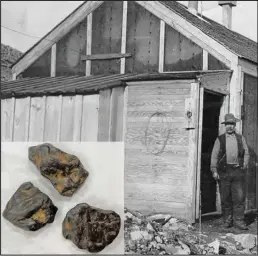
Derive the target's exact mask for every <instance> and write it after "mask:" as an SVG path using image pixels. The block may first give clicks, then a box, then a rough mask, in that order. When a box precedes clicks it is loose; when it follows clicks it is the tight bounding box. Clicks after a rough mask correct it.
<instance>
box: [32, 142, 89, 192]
mask: <svg viewBox="0 0 258 256" xmlns="http://www.w3.org/2000/svg"><path fill="white" fill-rule="evenodd" d="M29 159H30V161H32V162H33V163H34V164H35V165H36V167H37V168H38V170H40V172H41V174H42V175H43V176H44V177H46V178H48V179H49V180H50V182H51V183H52V185H53V186H54V187H55V188H56V190H57V191H58V192H59V193H60V194H61V195H63V196H72V195H73V193H74V192H75V191H76V190H77V189H78V187H79V186H80V185H81V184H82V183H83V182H84V181H85V180H86V178H87V177H88V175H89V172H88V171H87V170H85V168H84V167H83V165H82V164H81V162H80V160H79V159H78V157H76V156H74V155H70V154H68V153H65V152H63V151H61V150H60V149H58V148H56V147H54V146H53V145H51V144H49V143H44V144H40V145H38V146H33V147H29Z"/></svg>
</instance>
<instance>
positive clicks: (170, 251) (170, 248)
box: [160, 244, 178, 254]
mask: <svg viewBox="0 0 258 256" xmlns="http://www.w3.org/2000/svg"><path fill="white" fill-rule="evenodd" d="M160 248H162V249H163V250H165V251H166V253H167V254H176V253H177V251H178V248H176V247H175V246H174V245H171V244H166V245H165V244H161V245H160Z"/></svg>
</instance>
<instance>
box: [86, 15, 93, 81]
mask: <svg viewBox="0 0 258 256" xmlns="http://www.w3.org/2000/svg"><path fill="white" fill-rule="evenodd" d="M91 44H92V13H90V14H89V15H88V16H87V45H86V54H87V55H90V54H91ZM90 73H91V60H86V67H85V75H86V76H89V75H90Z"/></svg>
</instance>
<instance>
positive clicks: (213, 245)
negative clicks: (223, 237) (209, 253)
mask: <svg viewBox="0 0 258 256" xmlns="http://www.w3.org/2000/svg"><path fill="white" fill-rule="evenodd" d="M219 245H220V242H219V240H218V239H216V240H215V241H213V242H212V243H209V244H208V246H209V247H211V248H213V252H214V254H219Z"/></svg>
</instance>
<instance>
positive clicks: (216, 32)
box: [1, 1, 258, 222]
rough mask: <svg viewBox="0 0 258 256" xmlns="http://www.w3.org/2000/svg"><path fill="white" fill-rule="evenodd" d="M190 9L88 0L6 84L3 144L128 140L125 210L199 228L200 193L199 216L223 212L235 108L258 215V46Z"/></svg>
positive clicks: (38, 46)
mask: <svg viewBox="0 0 258 256" xmlns="http://www.w3.org/2000/svg"><path fill="white" fill-rule="evenodd" d="M189 2H190V4H189V8H187V7H185V6H183V5H181V4H179V3H178V2H176V1H86V2H84V3H83V4H82V5H80V6H79V7H78V8H77V9H76V10H75V11H74V12H72V13H71V14H70V15H69V16H68V17H67V18H66V19H65V20H63V21H62V22H61V23H60V24H58V25H57V26H56V27H55V28H54V29H53V30H51V31H50V32H49V33H48V34H47V35H46V36H44V37H43V38H42V39H41V40H40V41H39V42H37V43H36V44H35V45H34V46H33V47H32V48H31V49H29V50H28V51H27V52H26V53H25V54H24V55H23V56H22V57H21V58H20V59H19V60H18V61H17V62H16V63H14V65H13V67H12V70H13V80H14V81H9V82H4V83H2V85H1V96H2V100H1V106H2V110H1V116H2V122H1V130H2V141H124V143H125V170H124V171H125V206H126V207H128V208H131V209H134V210H139V211H142V212H145V213H153V212H165V213H170V214H173V215H174V216H175V217H179V218H184V219H186V220H188V221H191V222H194V221H195V220H196V219H197V218H198V216H199V202H200V193H199V191H200V190H201V191H202V197H201V200H202V213H210V212H216V211H217V210H218V205H216V185H215V183H214V180H213V179H212V177H211V173H210V171H209V161H210V154H211V149H212V146H213V143H214V141H215V139H216V137H217V136H218V134H219V133H221V132H223V126H222V125H221V121H222V120H223V118H224V115H225V114H226V113H228V112H232V113H234V114H235V116H236V117H238V118H239V119H241V122H239V123H238V124H237V129H238V131H239V132H240V133H242V134H243V135H244V136H245V137H246V139H247V142H248V145H249V147H250V151H251V152H252V157H251V161H250V164H249V169H248V174H247V182H246V184H247V188H248V196H247V200H246V210H251V209H255V208H256V207H257V203H256V197H255V195H256V193H255V192H256V182H255V180H257V176H256V172H257V153H258V146H257V145H258V140H257V126H258V123H257V101H258V98H257V97H258V96H257V43H256V42H254V41H252V40H250V39H248V38H246V37H244V36H242V35H240V34H238V33H236V32H233V31H232V30H230V29H229V28H227V27H226V26H225V25H226V24H225V25H220V24H218V23H216V22H214V21H213V20H211V19H208V18H206V17H204V16H201V15H200V14H198V13H197V11H196V4H198V2H195V1H189ZM221 2H223V3H220V4H221V5H222V9H223V10H224V9H225V10H230V8H232V5H234V2H235V1H221ZM193 3H194V4H193ZM228 7H229V8H228ZM225 14H227V13H226V12H225ZM225 17H227V16H225ZM228 17H230V16H228ZM226 21H227V22H228V21H229V20H228V19H226ZM227 26H230V22H229V24H228V25H227Z"/></svg>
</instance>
